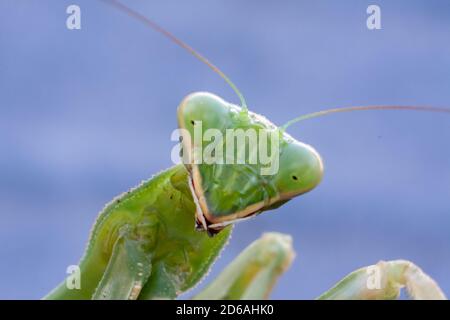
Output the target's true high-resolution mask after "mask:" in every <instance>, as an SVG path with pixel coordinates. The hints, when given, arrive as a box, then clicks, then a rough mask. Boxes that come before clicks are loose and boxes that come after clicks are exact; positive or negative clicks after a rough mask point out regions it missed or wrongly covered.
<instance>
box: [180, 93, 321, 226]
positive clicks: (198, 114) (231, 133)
mask: <svg viewBox="0 0 450 320" xmlns="http://www.w3.org/2000/svg"><path fill="white" fill-rule="evenodd" d="M178 124H179V127H180V131H181V139H182V158H183V163H184V165H185V166H186V168H187V169H188V171H189V173H190V186H191V191H192V195H193V197H194V200H195V202H196V204H197V214H196V220H197V226H198V227H199V228H201V229H204V230H207V231H208V232H209V233H212V234H213V233H215V232H218V231H220V230H221V229H223V228H224V227H225V226H227V225H228V224H231V223H234V222H236V221H239V220H242V219H246V218H249V217H252V216H255V215H257V214H259V213H261V212H263V211H266V210H269V209H274V208H276V207H279V206H280V205H282V204H283V203H285V202H287V201H289V200H290V199H292V198H294V197H296V196H298V195H301V194H304V193H306V192H308V191H310V190H312V189H314V188H315V187H316V186H317V185H318V184H319V183H320V181H321V179H322V175H323V164H322V160H321V157H320V155H319V154H318V153H317V151H315V150H314V149H313V148H312V147H311V146H309V145H306V144H304V143H301V142H299V141H297V140H295V139H294V138H292V137H291V136H290V135H288V134H287V133H286V132H284V130H281V129H279V128H278V127H276V126H275V125H274V124H272V123H271V122H270V121H268V120H267V119H266V118H264V117H262V116H260V115H257V114H255V113H252V112H250V111H248V110H247V109H246V108H240V107H238V106H235V105H233V104H230V103H227V102H225V101H224V100H222V99H221V98H219V97H217V96H215V95H213V94H210V93H205V92H199V93H193V94H191V95H189V96H187V97H186V98H185V99H184V100H183V101H182V102H181V104H180V106H179V108H178Z"/></svg>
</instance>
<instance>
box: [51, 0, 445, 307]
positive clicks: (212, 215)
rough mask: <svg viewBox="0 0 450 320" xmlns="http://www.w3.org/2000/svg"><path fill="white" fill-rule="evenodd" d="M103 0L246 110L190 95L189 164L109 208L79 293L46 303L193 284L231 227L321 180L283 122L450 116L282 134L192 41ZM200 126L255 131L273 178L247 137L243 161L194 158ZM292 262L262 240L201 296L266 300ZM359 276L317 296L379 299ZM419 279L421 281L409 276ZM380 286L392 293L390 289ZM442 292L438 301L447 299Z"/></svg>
mask: <svg viewBox="0 0 450 320" xmlns="http://www.w3.org/2000/svg"><path fill="white" fill-rule="evenodd" d="M107 2H108V3H110V4H113V5H114V6H116V7H118V8H119V9H121V10H123V11H125V12H126V13H128V14H130V15H131V16H133V17H135V18H137V19H139V20H141V21H143V22H144V23H146V24H147V25H149V26H150V27H152V28H153V29H155V30H156V31H158V32H161V33H163V34H164V35H166V36H167V37H169V38H170V39H171V40H173V41H174V42H176V43H177V44H178V45H180V46H182V47H183V48H185V49H187V50H188V51H190V52H191V53H192V54H194V55H195V56H196V57H197V58H199V59H200V60H201V61H203V62H205V63H206V64H207V65H208V66H210V67H211V68H212V69H213V70H214V71H216V72H217V73H219V74H220V75H221V76H222V77H223V78H224V79H225V80H226V81H227V82H228V83H229V84H230V86H231V87H232V88H233V89H234V90H235V91H236V93H237V94H238V96H239V97H240V98H241V106H237V105H234V104H232V103H228V102H226V101H224V100H223V99H221V98H219V97H218V96H216V95H213V94H211V93H205V92H198V93H194V94H191V95H188V96H187V97H186V98H185V99H184V100H183V101H182V102H181V104H180V106H179V107H178V113H177V118H178V125H179V128H180V129H182V130H181V137H182V151H183V160H185V159H187V161H183V164H179V165H175V166H173V167H172V168H170V169H167V170H165V171H163V172H161V173H159V174H157V175H155V176H154V177H152V178H151V179H150V180H148V181H145V182H143V183H142V184H141V185H139V186H138V187H136V188H134V189H132V190H130V191H128V192H126V193H124V194H122V195H120V196H119V197H117V198H116V199H114V200H113V201H112V202H111V203H109V204H108V205H107V206H106V207H105V208H104V209H103V210H102V212H101V213H100V215H99V217H98V218H97V220H96V222H95V224H94V227H93V229H92V232H91V236H90V239H89V242H88V245H87V249H86V252H85V253H84V256H83V258H82V259H81V262H80V264H79V267H80V271H81V273H80V275H81V277H80V281H81V283H80V289H69V288H68V287H67V286H66V283H65V282H63V283H61V284H60V285H59V286H58V287H57V288H55V289H54V290H53V291H52V292H51V293H49V294H48V295H47V296H46V297H45V298H47V299H162V298H169V299H171V298H176V297H177V296H179V295H180V294H181V293H183V292H185V291H187V290H189V289H190V288H192V287H193V286H195V285H196V284H197V283H198V282H199V281H200V280H201V279H202V278H203V277H204V276H205V275H206V274H207V272H208V270H209V268H210V267H211V265H212V263H213V262H214V261H215V259H216V258H217V257H218V255H219V254H220V252H221V250H222V249H223V247H224V246H225V245H226V244H227V242H228V240H229V238H230V235H231V232H232V228H233V226H232V224H233V223H235V222H237V221H240V220H243V219H247V218H250V217H253V216H255V215H257V214H259V213H261V212H263V211H267V210H271V209H275V208H277V207H278V206H280V205H282V204H284V203H285V202H287V201H289V200H291V199H293V198H294V197H296V196H299V195H301V194H304V193H306V192H308V191H310V190H312V189H314V188H315V187H316V186H317V185H318V184H319V183H320V181H321V179H322V175H323V170H324V168H323V163H322V159H321V157H320V155H319V154H318V152H317V151H316V150H314V148H313V147H311V146H309V145H307V144H305V143H302V142H300V141H297V140H296V139H294V138H293V137H291V136H290V135H288V134H287V133H286V128H287V126H288V125H290V124H291V123H293V122H296V121H299V120H303V119H308V118H312V117H317V116H321V115H325V114H329V113H334V112H344V111H353V110H367V109H407V110H426V111H437V112H450V111H449V110H447V109H438V108H421V107H392V106H391V107H383V106H381V107H353V108H341V109H332V110H328V111H322V112H318V113H314V114H310V115H306V116H303V117H300V118H297V119H294V120H293V121H291V122H289V123H288V124H287V125H285V126H283V127H281V128H278V127H277V126H275V125H274V124H273V123H271V122H270V121H269V120H267V119H266V118H264V117H262V116H260V115H258V114H256V113H253V112H251V111H249V110H248V109H247V106H246V103H245V100H244V99H243V97H242V95H241V94H240V92H239V91H238V90H237V88H236V87H235V86H234V84H233V83H232V82H231V81H230V80H229V79H228V78H227V77H226V76H225V75H224V74H223V73H222V72H221V71H220V70H219V69H218V68H217V67H215V66H214V65H212V64H211V63H210V62H209V61H207V60H206V59H205V58H204V57H202V56H201V55H200V54H198V53H197V52H195V51H194V50H193V49H192V48H190V47H189V46H188V45H186V44H185V43H183V42H181V41H180V40H178V39H177V38H175V37H174V36H173V35H171V34H170V33H168V32H167V31H165V30H164V29H162V28H160V27H159V26H158V25H156V24H154V23H153V22H152V21H149V20H148V19H146V18H145V17H143V16H142V15H140V14H138V13H136V12H134V11H132V10H131V9H129V8H127V7H125V6H123V5H122V4H120V3H119V2H117V1H107ZM200 126H201V129H202V130H203V131H206V130H208V129H212V130H214V132H215V133H216V134H217V135H216V138H217V137H218V136H225V137H226V136H227V132H228V130H234V131H236V130H241V131H242V132H248V130H250V131H251V130H254V131H256V132H259V133H261V132H262V133H264V134H265V136H266V137H271V139H266V140H265V141H270V143H269V145H268V149H270V150H271V151H272V154H273V155H275V158H276V162H277V163H276V170H275V171H273V172H270V174H267V172H265V169H267V168H265V165H263V164H262V163H261V162H260V161H259V162H258V161H256V162H251V163H250V161H248V160H249V159H250V158H251V155H254V154H261V153H260V151H261V149H262V147H263V145H262V144H260V143H259V142H258V143H256V144H255V143H251V141H250V140H249V139H245V138H244V139H243V140H242V141H243V144H242V145H241V146H240V147H238V148H237V149H236V150H233V151H232V152H231V155H230V154H227V155H226V156H225V158H227V157H230V156H231V157H232V158H235V157H237V156H238V155H239V154H240V152H241V151H242V150H248V152H247V153H246V156H244V161H243V163H240V162H238V163H228V162H227V161H225V162H220V163H218V162H215V161H213V162H210V161H205V162H198V161H196V159H197V157H198V156H199V152H198V150H203V149H205V150H206V149H207V148H208V142H210V141H211V137H210V138H209V139H204V137H201V138H200V139H199V140H198V139H197V137H196V132H197V130H198V129H199V127H200ZM233 139H234V138H233ZM215 142H216V144H215V146H219V147H220V146H222V145H224V144H226V142H225V141H220V142H218V141H215ZM218 150H220V148H214V149H212V150H211V149H210V150H209V151H210V152H209V156H210V157H212V158H216V156H219V155H218V154H216V152H218ZM244 153H245V152H244ZM200 155H203V154H200ZM227 159H228V158H227ZM227 159H226V160H227ZM196 229H200V230H196ZM293 256H294V253H293V249H292V245H291V240H290V238H289V236H286V235H281V234H276V233H269V234H266V235H264V236H263V237H262V238H261V239H259V240H257V241H255V242H254V243H253V244H252V245H250V246H249V247H248V248H247V249H246V250H245V251H244V252H243V253H242V254H241V255H240V256H239V257H238V258H237V259H236V260H234V261H233V262H232V263H231V264H230V265H229V266H228V267H227V268H226V269H225V270H224V272H223V273H222V274H221V275H220V276H219V277H218V278H217V279H216V280H215V281H214V282H212V283H211V284H210V285H209V286H208V287H206V289H205V290H204V291H203V292H201V293H200V294H198V295H197V296H196V297H195V298H198V299H227V298H233V299H259V298H266V297H267V296H268V292H269V291H270V289H271V287H272V286H273V285H274V283H275V280H276V279H277V277H278V276H279V275H281V274H282V272H283V271H284V270H285V269H286V268H287V267H288V266H289V264H290V262H291V261H292V258H293ZM386 265H387V267H386V268H384V269H383V270H387V271H386V272H384V273H383V274H385V275H387V276H385V278H384V279H385V282H386V283H389V284H392V287H393V288H395V289H398V288H400V287H401V286H402V285H404V284H405V283H406V284H407V286H408V287H414V285H413V284H414V283H415V281H416V280H418V281H419V282H420V281H422V280H423V279H426V280H427V279H429V278H428V277H427V276H426V275H424V274H423V273H421V272H419V271H417V270H420V269H418V268H417V267H415V266H413V265H412V264H409V263H406V262H389V263H387V264H386ZM383 266H384V265H383ZM361 272H362V271H356V272H355V273H353V274H351V275H349V276H348V277H347V278H345V279H344V280H343V281H342V282H341V283H339V284H338V285H337V286H336V287H334V288H332V289H331V290H330V291H329V292H328V293H326V294H324V295H323V296H321V297H320V298H370V297H374V296H370V294H369V295H365V294H366V291H365V290H364V288H365V287H364V283H363V282H364V281H363V280H364V279H365V278H364V276H362V275H361V274H362V273H361ZM413 273H414V275H415V277H414V276H411V274H413ZM417 275H419V276H417ZM422 275H423V276H422ZM386 279H387V280H386ZM405 279H406V280H405ZM417 287H419V288H423V287H425V288H427V290H428V288H431V289H430V290H432V291H433V290H434V291H433V292H438V293H439V292H440V290H439V288H438V287H437V286H436V285H434V283H433V282H432V280H431V279H430V281H428V282H426V283H425V286H421V284H420V283H419V284H418V285H417ZM383 288H387V289H386V290H390V287H388V286H385V287H383ZM377 290H378V291H376V292H378V293H379V295H378V296H375V297H381V298H383V297H393V296H394V294H392V292H394V291H395V290H394V289H393V290H391V291H392V292H391V291H389V292H388V294H385V291H384V290H383V289H377ZM397 291H398V290H397ZM397 291H395V292H397ZM416 291H418V290H416ZM372 293H373V292H371V294H372ZM438 293H436V294H435V295H433V297H444V296H443V294H441V295H439V294H438ZM423 296H424V295H421V296H420V297H423ZM425 297H428V296H426V295H425Z"/></svg>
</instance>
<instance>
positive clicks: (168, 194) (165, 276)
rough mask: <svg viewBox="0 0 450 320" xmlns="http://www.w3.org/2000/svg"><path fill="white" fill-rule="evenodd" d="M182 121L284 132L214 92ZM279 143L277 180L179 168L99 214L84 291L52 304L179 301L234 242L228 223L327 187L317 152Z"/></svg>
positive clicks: (245, 171) (65, 293) (241, 170)
mask: <svg viewBox="0 0 450 320" xmlns="http://www.w3.org/2000/svg"><path fill="white" fill-rule="evenodd" d="M178 121H179V125H180V127H181V128H189V126H191V127H192V129H187V130H193V126H194V125H195V124H194V125H192V123H196V122H198V121H202V123H203V124H204V126H211V127H214V128H220V130H226V129H236V128H242V129H247V128H250V127H257V128H258V129H262V130H268V131H274V130H275V131H276V130H278V129H277V128H276V127H275V126H274V125H273V124H272V123H270V122H269V121H268V120H267V119H265V118H263V117H261V116H259V115H257V114H254V113H252V112H250V111H244V112H242V110H241V109H240V108H239V107H237V106H234V105H232V104H229V103H226V102H225V101H223V100H222V99H220V98H219V97H217V96H214V95H212V94H210V93H195V94H191V95H189V96H188V97H186V98H185V99H184V100H183V101H182V103H181V105H180V107H179V108H178ZM277 139H279V145H280V160H279V161H280V165H279V171H278V173H277V174H274V175H271V176H262V175H261V173H260V171H258V170H257V169H258V166H259V165H258V164H256V165H248V164H234V165H226V164H223V165H214V164H213V165H203V164H202V165H195V164H193V163H192V164H187V165H186V167H187V169H186V168H185V167H184V166H183V165H177V166H174V167H173V168H171V169H168V170H166V171H164V172H162V173H160V174H158V175H156V176H155V177H153V178H152V179H150V180H149V181H146V182H144V183H143V184H141V185H140V186H139V187H137V188H135V189H133V190H131V191H129V192H127V193H125V194H123V195H121V196H119V197H118V198H117V199H115V200H113V201H112V202H111V203H110V204H109V205H107V206H106V207H105V209H104V210H103V211H102V212H101V214H100V215H99V217H98V219H97V221H96V223H95V225H94V228H93V230H92V233H91V237H90V240H89V243H88V248H87V250H86V253H85V255H84V257H83V259H82V260H81V263H80V270H81V289H80V290H69V289H67V288H66V285H65V283H62V284H61V285H60V286H59V287H58V288H57V289H55V290H54V291H53V292H52V293H50V294H49V295H48V296H47V298H54V299H63V298H68V299H76V298H81V299H90V298H100V299H130V298H142V299H152V298H175V297H176V296H178V295H179V294H180V293H182V292H184V291H186V290H187V289H189V288H191V287H192V286H194V285H195V284H196V283H197V282H198V281H199V280H200V279H201V278H202V277H203V275H204V274H206V273H207V271H208V269H209V267H210V265H211V264H212V262H213V261H214V260H215V259H216V257H217V256H218V254H219V253H220V251H221V249H222V248H223V247H224V246H225V244H226V243H227V241H228V238H229V236H230V234H231V229H232V227H231V226H227V225H229V224H231V223H233V222H235V221H236V220H238V219H242V218H246V217H250V216H253V215H255V214H258V213H260V212H262V211H265V210H268V209H272V208H274V207H276V206H277V205H280V204H282V203H284V202H286V201H288V200H290V199H292V198H293V197H295V196H297V195H300V194H303V193H305V192H307V191H309V190H311V189H313V188H314V187H315V186H317V185H318V184H319V182H320V181H321V178H322V173H323V165H322V161H321V159H320V156H319V155H318V153H317V152H316V151H315V150H314V149H313V148H312V147H310V146H308V145H306V144H303V143H301V142H298V141H296V140H295V139H293V138H292V137H290V136H289V135H287V134H286V133H283V132H280V133H279V134H277ZM183 140H185V139H183ZM183 143H184V144H186V145H192V146H193V145H194V144H193V142H192V143H188V142H187V141H183ZM246 146H247V147H248V148H251V146H250V145H249V143H248V142H247V143H246ZM186 152H189V150H186ZM216 166H217V167H216ZM195 219H197V221H198V225H199V226H200V227H201V228H204V229H205V230H206V231H209V232H210V233H216V232H218V231H220V232H219V233H218V234H216V235H215V236H214V237H210V236H208V234H207V233H206V232H198V231H196V230H195V228H194V221H195ZM211 226H213V228H211Z"/></svg>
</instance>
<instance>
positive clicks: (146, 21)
mask: <svg viewBox="0 0 450 320" xmlns="http://www.w3.org/2000/svg"><path fill="white" fill-rule="evenodd" d="M101 1H103V2H105V3H107V4H109V5H111V6H113V7H115V8H116V9H119V10H120V11H123V12H125V13H126V14H128V15H129V16H131V17H133V18H134V19H137V20H139V21H141V22H143V23H144V24H146V25H147V26H149V27H150V28H152V29H153V30H155V31H156V32H159V33H161V34H162V35H163V36H165V37H166V38H168V39H170V40H171V41H172V42H174V43H175V44H177V45H178V46H180V47H181V48H183V49H185V50H186V51H188V52H189V53H191V54H192V55H193V56H194V57H196V58H197V59H198V60H200V61H201V62H203V63H204V64H206V65H207V66H208V67H210V68H211V69H212V70H213V71H214V72H216V73H217V74H218V75H219V76H220V77H222V79H224V80H225V81H226V83H228V85H229V86H230V87H231V88H232V89H233V90H234V92H235V93H236V94H237V95H238V97H239V100H240V101H241V106H242V108H243V109H244V110H247V109H248V108H247V103H246V102H245V98H244V96H243V95H242V93H241V92H240V91H239V89H238V88H237V87H236V86H235V84H234V83H233V82H232V81H231V80H230V78H228V76H227V75H226V74H225V73H223V72H222V71H221V70H220V69H219V68H218V67H217V66H215V65H214V64H213V63H212V62H210V61H209V60H208V59H206V58H205V57H204V56H203V55H201V54H200V53H199V52H197V51H196V50H194V48H192V47H191V46H189V45H188V44H186V43H185V42H183V41H181V40H180V39H178V38H177V37H175V36H174V35H173V34H172V33H170V32H169V31H167V30H165V29H164V28H162V27H161V26H159V25H158V24H157V23H155V22H153V21H152V20H150V19H148V18H147V17H145V16H144V15H142V14H140V13H139V12H137V11H134V10H133V9H131V8H129V7H127V6H126V5H124V4H123V3H121V2H119V1H117V0H101Z"/></svg>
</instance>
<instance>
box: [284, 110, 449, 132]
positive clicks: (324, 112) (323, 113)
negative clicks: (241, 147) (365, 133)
mask: <svg viewBox="0 0 450 320" xmlns="http://www.w3.org/2000/svg"><path fill="white" fill-rule="evenodd" d="M367 110H409V111H424V112H438V113H447V114H449V115H450V109H448V108H438V107H421V106H360V107H345V108H334V109H328V110H322V111H317V112H313V113H308V114H305V115H303V116H300V117H297V118H294V119H292V120H289V121H288V122H287V123H286V124H284V125H283V126H282V127H281V130H282V131H286V129H287V128H288V127H289V126H291V125H292V124H294V123H297V122H300V121H303V120H308V119H313V118H318V117H322V116H326V115H329V114H334V113H340V112H352V111H367Z"/></svg>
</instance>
